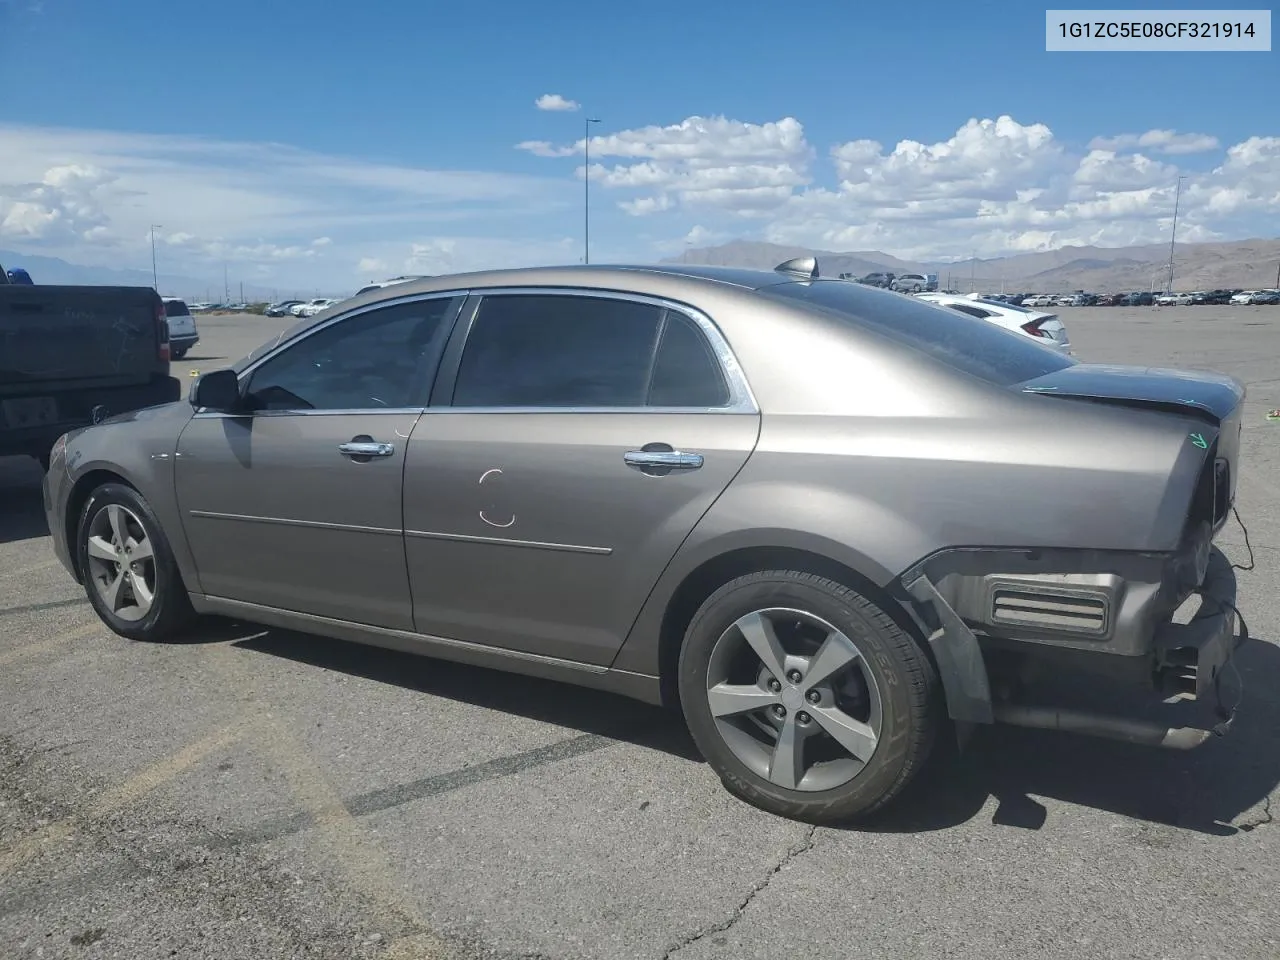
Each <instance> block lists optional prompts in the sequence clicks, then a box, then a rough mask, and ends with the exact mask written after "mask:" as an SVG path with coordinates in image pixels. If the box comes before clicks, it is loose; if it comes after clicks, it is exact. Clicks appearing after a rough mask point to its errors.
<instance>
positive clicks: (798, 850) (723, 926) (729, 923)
mask: <svg viewBox="0 0 1280 960" xmlns="http://www.w3.org/2000/svg"><path fill="white" fill-rule="evenodd" d="M817 829H818V828H817V827H816V826H813V825H810V826H809V827H808V828H806V830H805V833H804V838H803V839H802V840H801V841H800V842H799V843H797V844H794V845H793V846H791V847H790V848H789V849H788V850H787V852H786V853H785V854H784V855H783V857H782V859H781V860H779V861H778V862H777V863H775V864H774V865H773V866H772V867H770V868H769V871H768V872H767V873H766V874H765V875H764V876H763V877H761V878H760V879H759V880H757V881H756V882H755V884H754V885H753V886H752V887H751V889H750V890H749V891H748V892H747V895H746V896H745V897H743V898H742V900H741V901H740V902H739V903H738V905H737V906H736V907H734V908H733V912H732V913H730V914H729V917H728V919H727V920H722V921H720V922H719V923H716V924H713V925H712V926H709V927H703V928H702V929H701V930H699V931H698V932H697V933H694V934H692V935H691V936H688V937H684V938H683V939H681V940H680V941H679V942H678V943H676V944H675V945H674V946H672V947H670V948H668V950H667V952H666V953H664V954H663V955H662V960H671V958H672V957H673V956H675V954H677V953H679V952H680V951H681V950H683V949H684V948H685V947H690V946H693V944H695V943H697V942H698V941H699V940H705V939H706V938H707V937H710V936H714V935H715V934H717V933H724V932H725V931H726V930H729V929H731V928H732V927H733V926H734V924H736V923H737V922H738V921H739V920H741V919H742V917H743V915H744V914H745V913H746V912H747V907H749V906H751V902H752V901H753V900H755V898H756V897H758V896H759V895H760V894H761V893H763V892H764V891H765V890H767V889H768V888H769V884H771V883H772V882H773V878H774V877H776V876H777V875H778V873H779V872H780V871H781V870H782V868H783V867H785V866H786V865H787V864H789V863H791V862H792V861H794V860H795V859H796V858H797V857H799V856H800V855H801V854H802V853H807V852H808V851H810V850H812V849H813V842H814V834H815V833H816V832H817Z"/></svg>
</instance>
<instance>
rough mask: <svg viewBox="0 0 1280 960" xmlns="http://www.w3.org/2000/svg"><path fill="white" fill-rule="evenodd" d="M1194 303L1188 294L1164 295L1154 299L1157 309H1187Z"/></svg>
mask: <svg viewBox="0 0 1280 960" xmlns="http://www.w3.org/2000/svg"><path fill="white" fill-rule="evenodd" d="M1193 303H1195V300H1194V299H1193V298H1192V296H1191V294H1189V293H1166V294H1164V295H1162V296H1159V297H1156V306H1158V307H1189V306H1191V304H1193Z"/></svg>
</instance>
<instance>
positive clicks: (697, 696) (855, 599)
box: [679, 570, 942, 823]
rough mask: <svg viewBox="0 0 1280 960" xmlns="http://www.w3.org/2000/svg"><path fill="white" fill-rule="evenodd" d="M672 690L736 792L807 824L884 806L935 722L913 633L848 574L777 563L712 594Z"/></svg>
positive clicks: (929, 741) (913, 765)
mask: <svg viewBox="0 0 1280 960" xmlns="http://www.w3.org/2000/svg"><path fill="white" fill-rule="evenodd" d="M679 687H680V700H681V705H682V706H683V708H684V714H685V718H686V722H687V723H688V725H689V730H690V733H691V734H692V735H693V738H694V741H695V742H696V743H697V745H698V748H699V750H701V751H702V754H703V756H704V757H706V759H707V761H708V763H710V765H711V766H712V768H713V769H714V770H715V771H716V772H717V773H718V774H719V775H720V778H721V779H722V780H723V782H724V784H725V786H726V787H727V788H728V789H729V791H730V792H732V793H734V794H735V795H737V796H738V797H740V798H742V799H744V800H746V801H747V802H748V803H751V804H753V805H754V806H757V807H759V808H761V809H763V810H767V811H769V812H771V813H776V814H780V815H782V816H785V817H790V818H792V819H796V820H803V821H806V822H809V823H834V822H842V821H848V820H851V819H853V818H855V817H858V816H861V815H865V814H869V813H871V812H872V811H874V810H876V809H878V808H880V807H883V806H884V805H885V804H887V803H889V802H890V801H891V800H892V799H893V798H894V797H895V796H897V795H898V794H899V793H900V792H901V791H902V790H903V789H904V788H905V787H906V786H907V784H908V783H909V782H910V781H911V779H912V778H913V777H914V776H915V775H916V773H917V772H918V771H919V770H920V769H921V767H922V766H923V765H924V764H925V762H926V760H927V759H928V756H929V753H930V751H931V749H932V746H933V743H934V740H935V739H936V736H937V730H938V726H939V724H940V723H941V722H942V720H941V716H940V710H939V702H938V701H939V698H938V696H937V691H938V683H937V676H936V673H935V671H934V668H933V664H932V662H931V661H930V660H929V658H928V656H927V655H926V654H925V652H924V650H923V649H922V648H921V646H920V645H919V644H918V643H917V641H916V640H915V639H914V638H913V637H912V636H911V635H910V634H908V633H907V632H906V631H904V630H903V629H902V628H901V627H900V626H898V624H897V623H895V622H894V620H893V619H892V618H891V617H889V616H888V615H887V614H886V613H885V612H884V611H883V610H881V609H880V608H879V607H877V606H876V605H875V604H874V603H872V602H871V601H870V600H868V599H867V598H865V597H863V596H861V595H860V594H858V593H857V592H856V591H854V590H852V589H850V588H849V587H846V586H844V585H842V584H839V583H836V582H834V581H832V580H828V579H826V578H823V577H819V576H816V575H814V574H809V573H802V572H798V571H787V570H773V571H765V572H761V573H753V574H749V575H747V576H744V577H739V578H738V579H736V580H733V581H731V582H729V583H727V584H725V585H724V586H723V587H721V588H720V589H719V590H717V591H716V592H715V593H713V594H712V595H711V596H710V597H709V598H708V599H707V600H706V602H705V603H703V605H702V607H701V608H700V609H699V610H698V612H697V614H695V615H694V618H693V620H692V622H691V623H690V625H689V628H688V631H687V632H686V634H685V642H684V647H683V649H682V650H681V654H680V665H679Z"/></svg>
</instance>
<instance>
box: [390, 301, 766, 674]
mask: <svg viewBox="0 0 1280 960" xmlns="http://www.w3.org/2000/svg"><path fill="white" fill-rule="evenodd" d="M449 354H450V356H451V357H456V358H457V360H456V361H452V362H451V361H449V360H447V361H446V368H450V367H451V368H452V370H453V371H454V374H453V382H449V381H448V379H447V378H446V377H445V376H444V375H442V377H441V383H440V386H439V388H438V394H437V397H436V398H433V399H434V400H436V401H437V402H435V403H433V405H432V407H431V408H430V409H429V410H428V412H427V413H426V414H425V415H424V416H423V417H422V419H421V420H420V421H419V422H418V424H417V426H416V427H415V428H414V432H413V437H412V438H411V440H410V442H409V448H408V455H407V461H406V464H405V477H406V479H405V490H404V507H405V551H406V555H407V558H408V563H409V579H410V585H411V588H412V592H413V610H414V621H415V624H416V627H417V629H418V630H419V631H421V632H424V633H428V634H433V635H436V636H443V637H449V638H453V639H458V640H464V641H470V642H475V643H482V644H487V645H491V646H495V647H502V648H507V649H510V650H513V651H520V652H522V653H525V654H536V655H541V656H548V657H556V658H561V659H566V660H573V661H578V662H586V663H593V664H607V663H609V662H610V661H612V659H613V658H614V655H615V654H616V652H617V650H618V649H619V648H620V647H621V645H622V642H623V640H624V638H625V637H626V635H627V632H628V630H629V629H630V627H631V624H632V621H633V620H634V619H635V617H636V615H637V613H638V611H639V609H640V607H641V605H642V603H643V601H644V599H645V597H646V596H647V595H648V593H649V591H650V590H651V589H652V587H653V584H654V583H655V582H656V580H657V579H658V576H659V575H660V574H661V573H662V570H663V569H664V568H665V566H666V565H667V563H668V562H669V561H670V559H671V557H672V555H673V554H674V553H675V551H676V550H677V549H678V548H679V546H680V544H681V543H682V542H683V540H684V539H685V537H686V536H687V535H688V533H689V531H690V530H692V529H693V527H694V525H695V524H696V523H697V522H698V520H699V519H700V518H701V517H702V515H703V514H704V513H705V512H706V511H707V509H708V508H709V507H710V506H711V505H712V503H713V502H714V501H715V500H716V498H717V497H718V496H719V495H720V493H721V492H722V491H723V490H724V488H725V487H726V486H727V485H728V484H729V482H730V481H731V480H732V479H733V477H734V476H735V475H736V474H737V472H738V470H739V469H740V468H741V467H742V465H743V463H744V462H745V461H746V459H747V457H748V456H749V455H750V453H751V451H752V449H753V448H754V446H755V442H756V437H757V434H758V432H759V416H758V414H757V412H756V409H755V406H754V403H753V402H752V400H751V397H750V393H749V391H748V390H747V389H746V386H745V384H744V383H743V382H742V380H741V379H740V376H739V375H738V374H737V366H736V364H733V363H732V362H731V360H730V362H728V363H726V362H725V361H726V360H727V359H729V354H728V347H727V346H726V345H725V343H724V341H723V340H722V339H721V338H720V335H719V333H718V331H717V330H716V328H715V327H714V326H713V325H712V323H711V321H710V320H708V319H707V318H705V317H703V316H701V315H699V314H697V313H695V312H693V311H690V310H688V309H685V308H680V307H676V306H675V305H670V304H665V303H662V302H659V301H655V300H649V299H645V298H636V297H629V296H623V295H614V294H605V293H601V292H597V291H576V290H569V291H523V292H521V291H511V292H490V293H489V294H487V295H486V296H484V298H483V299H479V300H475V299H473V300H472V301H470V302H469V305H468V308H467V311H466V312H464V320H463V322H460V323H459V325H458V329H457V331H456V332H455V340H454V342H453V343H451V345H450V347H449ZM437 404H438V405H437Z"/></svg>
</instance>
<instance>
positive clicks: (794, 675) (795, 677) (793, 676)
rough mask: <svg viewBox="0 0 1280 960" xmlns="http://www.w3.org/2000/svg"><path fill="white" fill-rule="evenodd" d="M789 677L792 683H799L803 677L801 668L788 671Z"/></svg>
mask: <svg viewBox="0 0 1280 960" xmlns="http://www.w3.org/2000/svg"><path fill="white" fill-rule="evenodd" d="M787 679H788V680H790V681H791V682H792V683H799V682H800V680H801V679H802V678H801V676H800V671H799V670H789V671H787Z"/></svg>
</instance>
